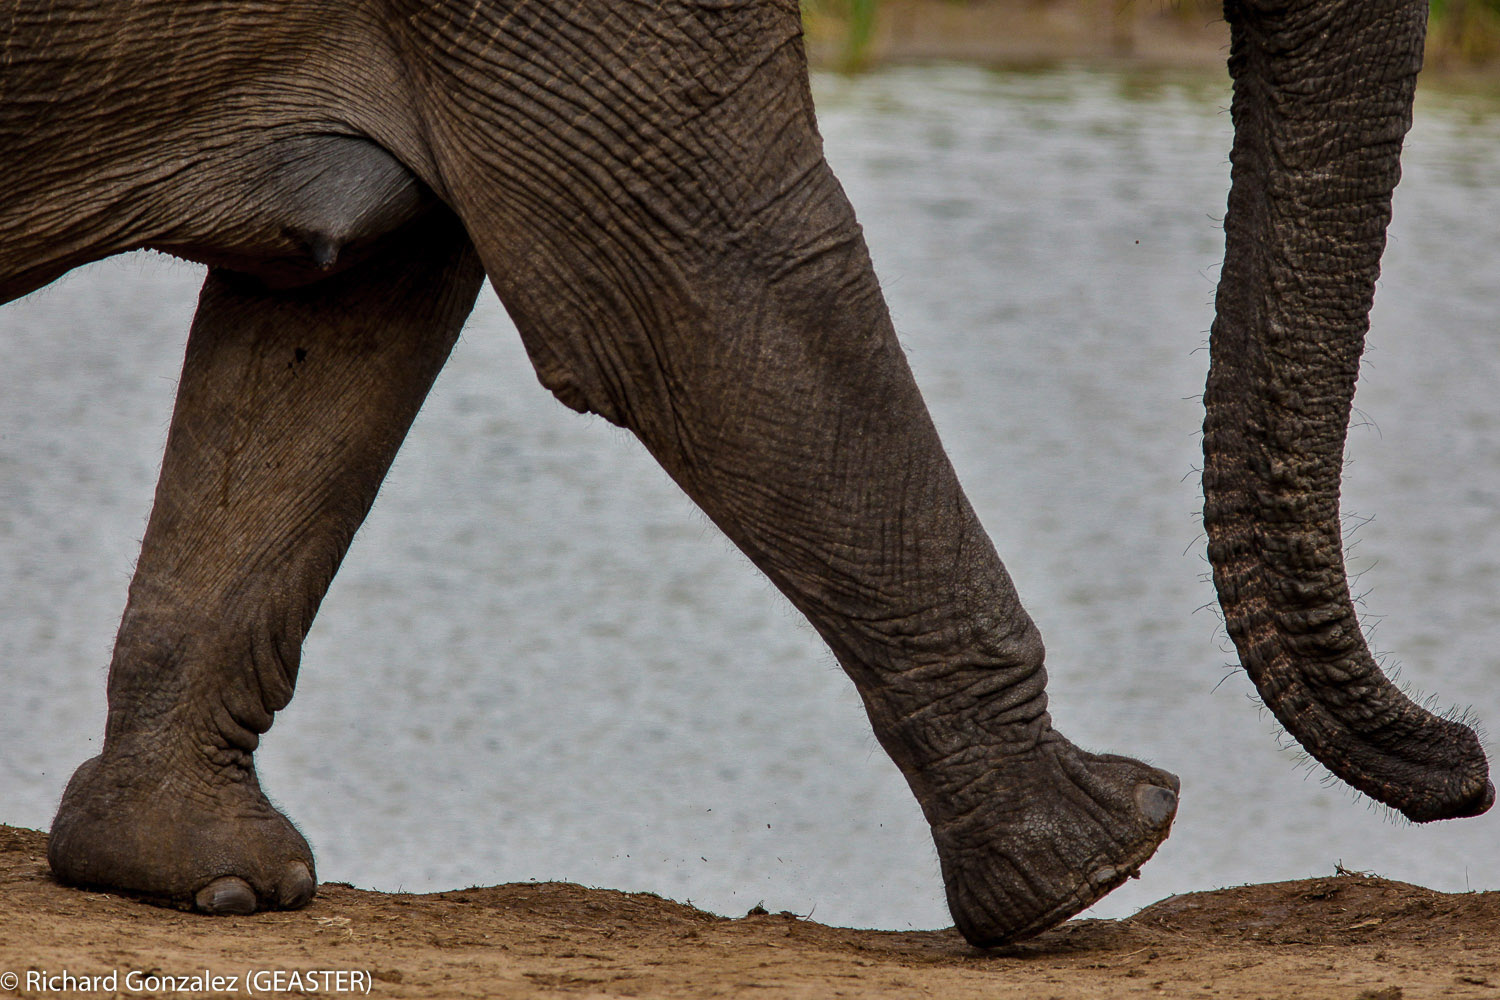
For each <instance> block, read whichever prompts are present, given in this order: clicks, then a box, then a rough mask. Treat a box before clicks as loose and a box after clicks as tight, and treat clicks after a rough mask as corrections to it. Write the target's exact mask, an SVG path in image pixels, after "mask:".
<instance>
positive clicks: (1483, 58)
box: [802, 0, 1500, 72]
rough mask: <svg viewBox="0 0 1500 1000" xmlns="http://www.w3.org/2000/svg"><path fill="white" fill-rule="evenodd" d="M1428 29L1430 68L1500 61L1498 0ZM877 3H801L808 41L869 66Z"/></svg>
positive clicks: (1136, 8) (1067, 0)
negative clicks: (824, 42)
mask: <svg viewBox="0 0 1500 1000" xmlns="http://www.w3.org/2000/svg"><path fill="white" fill-rule="evenodd" d="M946 2H949V3H975V4H980V3H1028V4H1036V3H1038V2H1040V3H1048V2H1050V3H1061V4H1080V3H1099V2H1101V0H946ZM1105 2H1114V3H1116V4H1117V5H1118V7H1119V9H1120V11H1121V12H1122V14H1121V16H1137V15H1139V14H1144V13H1147V12H1161V13H1173V14H1176V15H1177V16H1178V17H1179V18H1182V19H1190V18H1191V19H1196V18H1200V17H1201V18H1209V19H1211V18H1214V17H1218V16H1220V15H1219V10H1220V7H1219V3H1220V0H1105ZM1431 5H1432V6H1431V11H1432V14H1431V18H1430V20H1429V22H1428V26H1427V57H1428V62H1429V64H1433V65H1444V66H1459V65H1475V64H1480V63H1491V62H1496V61H1500V0H1431ZM879 7H880V0H802V17H803V23H804V24H805V25H806V26H807V30H808V34H809V36H810V37H817V38H821V39H830V40H837V41H836V44H837V45H838V51H839V56H838V58H837V64H838V66H839V67H840V68H841V69H843V70H844V71H846V72H856V71H858V70H861V69H864V68H866V67H867V66H868V65H869V62H870V58H871V42H872V41H873V39H874V37H875V24H876V18H877V16H878V13H879Z"/></svg>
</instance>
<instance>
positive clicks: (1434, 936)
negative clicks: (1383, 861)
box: [0, 826, 1500, 1000]
mask: <svg viewBox="0 0 1500 1000" xmlns="http://www.w3.org/2000/svg"><path fill="white" fill-rule="evenodd" d="M45 854H46V835H45V834H42V833H38V832H36V831H34V830H20V829H15V828H12V827H5V826H0V970H20V971H24V970H26V969H28V968H36V969H46V970H60V969H63V968H68V969H70V970H73V971H74V972H107V971H109V970H110V969H114V968H118V969H121V970H122V971H123V970H126V969H131V968H135V969H143V970H144V969H155V970H159V972H161V973H163V974H167V975H173V974H181V975H187V974H190V973H191V972H193V971H195V970H202V969H209V970H211V971H213V972H215V973H223V974H233V975H243V974H244V973H245V972H247V971H251V970H257V969H277V968H280V969H311V968H320V969H322V968H338V969H363V970H368V971H370V972H371V973H372V974H373V976H374V983H373V989H372V991H371V994H372V995H378V996H380V997H383V998H388V1000H394V998H403V997H422V998H426V997H431V996H434V995H442V996H453V997H459V996H489V997H535V996H557V995H562V996H573V997H623V996H632V997H694V998H699V997H717V996H743V995H744V994H745V993H746V992H747V991H750V990H754V991H755V992H756V993H759V994H761V995H764V996H778V997H783V996H784V997H808V998H820V997H838V996H880V997H898V998H901V997H931V996H942V997H945V998H955V1000H965V998H976V1000H977V998H985V1000H991V998H1009V997H1016V998H1023V997H1024V998H1033V997H1042V996H1045V997H1059V998H1062V1000H1084V998H1087V1000H1096V998H1098V997H1101V996H1108V997H1112V998H1113V997H1119V998H1130V997H1148V996H1150V997H1159V996H1199V995H1202V996H1214V997H1227V998H1244V1000H1250V998H1255V1000H1262V998H1268V997H1285V996H1296V997H1299V998H1322V997H1338V998H1340V1000H1356V998H1364V1000H1393V998H1405V1000H1414V998H1418V997H1428V996H1434V997H1435V996H1442V997H1455V998H1459V1000H1465V998H1474V1000H1478V998H1490V997H1493V996H1495V995H1496V991H1497V990H1500V892H1485V893H1466V894H1446V893H1440V892H1434V891H1433V890H1430V889H1423V888H1420V887H1418V886H1413V885H1407V884H1404V883H1400V882H1391V881H1387V880H1385V879H1380V878H1373V877H1367V876H1361V875H1340V876H1333V877H1327V878H1315V879H1307V880H1303V881H1298V882H1282V883H1277V884H1272V885H1249V886H1240V887H1238V888H1234V889H1221V890H1217V891H1213V892H1201V893H1191V894H1188V895H1183V896H1174V897H1172V898H1170V899H1167V900H1163V901H1162V902H1160V903H1157V904H1156V905H1154V906H1151V907H1148V908H1147V909H1145V910H1143V911H1142V912H1140V913H1139V914H1137V915H1136V916H1134V917H1132V918H1130V919H1128V920H1118V921H1116V920H1073V921H1069V922H1068V923H1066V924H1064V925H1063V926H1061V927H1058V928H1055V929H1053V930H1050V931H1047V932H1046V933H1044V934H1041V935H1040V936H1038V937H1036V938H1033V939H1032V940H1030V941H1027V942H1025V943H1023V944H1018V945H1011V946H1009V947H1006V948H1000V949H995V950H993V951H990V952H983V951H980V950H978V949H975V948H972V947H970V946H969V945H967V944H965V943H964V941H963V939H962V938H961V937H960V936H959V935H958V934H957V933H956V932H955V931H953V930H951V929H950V930H943V931H905V932H894V931H875V930H850V929H847V928H841V927H827V926H824V925H822V924H818V923H815V922H813V921H811V920H804V919H800V918H797V917H794V916H791V915H789V914H769V913H768V914H757V915H755V916H748V917H744V918H741V919H737V920H731V919H726V918H723V917H718V916H714V915H712V914H708V913H704V912H702V911H701V910H696V909H694V908H692V907H690V906H685V905H683V904H680V903H674V902H671V901H669V900H664V899H661V898H659V897H657V896H653V895H649V894H644V893H621V892H614V891H611V890H606V889H585V888H582V887H580V886H576V885H566V884H561V883H526V884H518V885H503V886H494V887H490V888H477V889H464V890H460V891H454V892H439V893H430V894H424V895H411V894H402V893H381V892H370V891H366V890H361V889H355V888H352V887H349V886H346V885H341V884H338V883H325V884H324V885H322V886H320V887H319V889H318V894H317V896H316V897H315V898H314V899H313V901H312V903H311V904H309V906H308V907H307V908H306V909H303V910H297V911H291V912H274V913H263V914H257V915H255V916H250V917H225V918H223V919H219V920H213V921H204V920H202V919H199V918H195V917H194V916H193V915H192V914H188V913H181V912H178V911H176V910H170V909H162V908H157V907H143V906H140V905H139V904H137V903H135V902H133V901H131V900H128V899H125V898H122V897H120V896H116V895H107V894H93V893H89V894H85V893H79V892H75V891H71V890H68V889H64V888H63V887H61V886H59V885H58V884H57V883H56V882H55V881H53V879H52V877H51V876H50V875H49V874H48V872H47V867H46V862H45ZM772 905H774V903H772Z"/></svg>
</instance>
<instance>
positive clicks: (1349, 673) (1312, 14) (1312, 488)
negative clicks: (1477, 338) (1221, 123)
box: [1203, 0, 1495, 822]
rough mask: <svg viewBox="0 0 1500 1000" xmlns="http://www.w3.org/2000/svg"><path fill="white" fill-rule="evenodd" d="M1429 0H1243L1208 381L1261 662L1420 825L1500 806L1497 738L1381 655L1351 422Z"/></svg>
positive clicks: (1264, 674)
mask: <svg viewBox="0 0 1500 1000" xmlns="http://www.w3.org/2000/svg"><path fill="white" fill-rule="evenodd" d="M1427 8H1428V5H1427V3H1426V2H1425V0H1228V2H1226V3H1225V5H1224V10H1225V18H1226V20H1227V21H1228V23H1229V27H1230V37H1231V41H1230V53H1229V70H1230V75H1231V77H1232V78H1233V80H1234V96H1233V101H1232V104H1231V116H1232V119H1233V123H1234V132H1235V137H1234V145H1233V149H1232V151H1231V153H1230V164H1231V184H1230V193H1229V203H1228V209H1227V212H1226V215H1225V218H1224V234H1225V251H1224V267H1223V270H1222V271H1221V273H1220V280H1219V286H1218V292H1217V296H1216V299H1215V319H1214V324H1213V328H1212V331H1211V333H1210V341H1209V351H1210V358H1211V361H1210V368H1209V375H1208V384H1207V388H1206V391H1205V393H1204V407H1205V416H1204V424H1203V453H1204V466H1203V495H1204V525H1205V528H1206V531H1207V536H1208V557H1209V562H1210V563H1211V565H1212V567H1213V580H1214V587H1215V589H1216V591H1217V592H1218V596H1219V602H1220V606H1221V608H1222V609H1223V613H1224V622H1225V625H1226V628H1227V631H1228V633H1229V635H1230V637H1231V638H1232V639H1233V641H1234V644H1235V646H1236V649H1237V651H1238V653H1239V658H1240V662H1241V664H1242V665H1243V666H1244V668H1245V670H1246V671H1247V673H1248V674H1249V675H1250V678H1251V679H1252V681H1253V682H1254V684H1255V686H1256V689H1257V691H1258V693H1259V694H1260V696H1261V698H1262V699H1263V700H1264V702H1265V704H1266V705H1267V707H1269V708H1270V709H1271V711H1272V712H1273V714H1274V715H1275V717H1276V718H1277V720H1278V721H1279V722H1280V723H1281V724H1282V725H1283V726H1284V727H1285V728H1286V731H1287V732H1288V733H1290V734H1291V735H1292V736H1294V737H1295V738H1296V740H1297V741H1298V742H1299V743H1300V744H1301V745H1302V747H1303V748H1304V749H1305V750H1306V751H1307V752H1308V753H1309V754H1310V755H1311V756H1312V757H1314V758H1315V759H1316V760H1318V761H1319V762H1320V763H1322V764H1323V765H1324V766H1325V767H1326V768H1327V769H1328V770H1329V771H1330V772H1332V773H1333V774H1334V775H1336V776H1337V777H1339V778H1341V779H1343V780H1344V781H1346V782H1348V783H1349V784H1350V785H1351V786H1353V787H1354V788H1356V789H1358V790H1359V791H1361V792H1363V793H1365V794H1367V795H1369V796H1370V797H1371V798H1373V799H1375V800H1377V801H1379V802H1382V803H1384V804H1386V805H1388V806H1391V807H1392V808H1394V809H1396V810H1399V811H1400V812H1401V813H1402V814H1404V815H1405V816H1406V817H1408V818H1409V819H1411V820H1413V821H1416V822H1426V821H1430V820H1438V819H1448V818H1459V817H1466V816H1474V815H1478V814H1481V813H1483V812H1485V811H1486V810H1487V809H1489V808H1490V806H1492V805H1493V804H1494V801H1495V786H1494V784H1493V783H1492V782H1491V781H1490V780H1489V764H1488V761H1487V760H1486V757H1485V754H1484V750H1483V748H1482V746H1481V745H1480V742H1479V738H1478V737H1477V736H1476V735H1475V733H1474V731H1473V730H1472V729H1471V728H1469V727H1468V726H1467V725H1464V724H1463V723H1462V722H1461V721H1459V720H1455V719H1452V718H1445V717H1441V716H1438V715H1435V714H1433V713H1431V712H1429V711H1427V710H1426V709H1424V708H1423V707H1421V706H1419V705H1417V704H1415V703H1414V702H1413V701H1411V699H1409V698H1407V697H1406V696H1405V695H1404V694H1403V693H1402V692H1401V691H1400V689H1398V688H1397V687H1396V686H1395V685H1394V684H1392V683H1391V682H1390V681H1389V680H1388V679H1387V678H1386V677H1385V676H1384V675H1383V674H1382V672H1381V671H1380V668H1379V667H1378V666H1377V665H1376V663H1375V660H1374V659H1373V657H1372V656H1371V655H1370V652H1369V649H1368V647H1367V645H1366V643H1365V639H1364V636H1363V633H1362V632H1361V630H1360V625H1359V621H1358V619H1357V617H1356V615H1355V611H1354V606H1353V602H1352V601H1351V599H1350V592H1349V585H1348V578H1347V574H1346V572H1345V567H1344V559H1343V552H1344V550H1343V542H1342V537H1341V532H1340V521H1339V485H1340V474H1341V472H1342V460H1343V451H1344V440H1345V436H1346V433H1347V430H1348V426H1349V418H1350V413H1351V408H1352V405H1353V395H1354V385H1355V379H1356V376H1357V375H1358V372H1359V363H1360V356H1361V354H1362V352H1363V349H1364V338H1365V334H1366V332H1367V330H1368V327H1369V313H1370V308H1371V305H1372V303H1373V300H1374V293H1375V281H1376V278H1377V277H1378V275H1379V271H1380V258H1381V255H1382V253H1383V252H1384V249H1385V235H1386V227H1387V225H1388V223H1389V221H1390V218H1391V198H1392V193H1393V191H1394V189H1395V186H1396V182H1397V180H1398V178H1399V176H1400V154H1401V144H1402V141H1403V139H1404V138H1405V135H1406V132H1407V130H1408V129H1409V127H1410V125H1411V117H1412V99H1413V95H1414V92H1415V87H1416V78H1417V73H1418V71H1419V70H1420V68H1421V65H1422V50H1423V42H1424V37H1425V33H1426V24H1427Z"/></svg>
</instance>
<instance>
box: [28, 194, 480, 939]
mask: <svg viewBox="0 0 1500 1000" xmlns="http://www.w3.org/2000/svg"><path fill="white" fill-rule="evenodd" d="M392 244H393V247H395V248H388V249H387V250H385V251H384V252H382V253H379V254H377V255H376V256H375V257H373V258H372V259H370V260H368V261H366V262H365V263H363V264H361V265H359V266H357V267H355V268H353V269H351V270H350V271H347V272H345V273H343V274H340V275H337V276H335V277H332V278H329V279H327V280H325V281H323V282H320V283H317V284H314V285H312V286H308V287H305V288H301V289H295V290H290V291H270V290H267V289H266V288H265V287H264V286H262V285H261V284H260V283H259V282H257V281H256V280H255V279H253V278H249V277H246V276H243V275H235V274H230V273H226V272H222V271H212V272H210V274H209V277H208V280H207V282H206V283H205V285H204V288H203V293H202V296H201V298H200V301H199V305H198V312H197V316H196V318H195V320H194V323H193V330H192V334H191V336H190V338H189V341H188V348H187V356H186V360H185V362H184V366H183V372H182V381H181V383H180V385H179V388H178V394H177V403H176V409H175V412H174V414H173V418H172V426H171V431H170V434H169V437H168V441H167V449H166V456H165V459H164V463H163V467H162V473H161V479H160V482H159V484H158V486H157V493H156V502H155V506H154V508H153V510H152V514H151V520H150V523H149V525H148V527H147V531H146V537H145V539H144V541H143V543H142V548H141V556H140V560H139V562H138V564H137V566H136V572H135V576H134V579H133V580H132V582H131V585H130V596H129V602H128V605H127V608H126V611H125V615H124V618H123V621H122V624H121V627H120V631H119V636H118V638H117V641H116V646H115V651H114V658H113V661H112V664H111V667H110V674H109V717H108V722H107V724H106V730H105V741H104V746H103V751H102V752H101V753H100V755H99V756H98V757H95V758H94V759H92V760H90V761H88V762H86V763H85V764H83V766H81V767H80V768H79V769H78V771H77V773H76V774H75V775H74V776H73V779H72V781H71V782H70V783H69V785H68V788H67V791H66V792H65V794H64V796H63V799H62V804H61V806H60V807H59V809H58V812H57V817H56V819H55V820H54V823H53V828H52V838H51V844H50V847H49V851H48V857H49V860H50V862H51V864H52V868H53V871H54V872H55V873H56V874H57V876H58V877H59V878H60V879H62V880H63V881H65V882H69V883H73V884H80V885H94V886H101V887H106V888H112V889H118V890H124V891H128V892H133V893H139V894H142V895H145V896H148V897H153V898H157V899H161V900H167V901H171V902H174V903H178V904H190V903H191V904H195V905H196V906H197V908H199V909H200V910H204V911H206V912H210V913H248V912H252V911H254V910H256V909H258V908H262V909H263V908H277V907H282V908H290V907H297V906H301V905H303V904H304V903H306V902H307V901H308V899H310V898H311V896H312V894H313V892H314V887H315V884H316V883H315V879H314V874H313V871H314V869H313V858H312V853H311V851H310V849H309V848H308V845H307V842H306V841H305V840H304V839H303V838H302V836H301V835H300V834H299V833H298V832H297V830H296V829H295V828H294V827H293V826H292V824H291V823H290V822H289V821H288V820H287V819H286V818H285V817H284V816H282V815H281V814H280V813H279V812H277V811H276V809H274V808H273V807H272V806H271V805H270V804H269V803H268V802H267V801H266V798H265V796H264V795H263V794H262V793H261V790H260V786H259V783H258V781H257V779H256V773H255V767H254V762H253V756H252V754H253V752H254V750H255V748H256V746H257V744H258V742H259V738H260V734H261V733H263V732H265V731H266V730H267V729H268V728H269V727H270V725H271V720H272V716H273V714H274V713H275V712H276V711H277V710H279V709H281V708H282V707H284V706H285V705H286V704H287V702H288V701H289V700H290V699H291V696H292V688H293V684H294V682H295V679H296V674H297V666H298V661H299V657H300V652H301V646H302V639H303V636H304V634H305V633H306V631H307V628H308V627H309V626H310V624H311V623H312V619H313V615H314V613H315V612H316V610H317V607H318V604H319V602H320V601H321V600H322V597H323V595H324V593H325V592H326V590H327V587H328V585H329V583H330V581H331V580H332V578H333V574H334V572H335V570H336V569H337V567H338V565H339V562H340V560H341V559H342V557H343V554H344V552H345V549H346V548H347V546H348V544H349V541H350V539H351V538H352V536H353V534H354V532H355V530H356V529H357V528H358V526H359V524H360V522H361V521H362V520H363V519H364V516H365V514H366V512H367V511H368V510H369V508H370V505H371V503H372V502H373V501H374V498H375V493H376V490H377V489H378V487H379V485H380V482H381V479H382V478H383V477H384V475H385V472H386V469H387V468H388V467H389V464H390V462H391V460H392V458H393V457H394V456H395V453H396V449H397V447H398V446H399V444H400V442H401V440H402V438H403V437H404V436H405V433H406V430H407V428H408V426H409V425H410V422H411V420H412V418H413V417H414V416H415V414H416V412H417V409H418V407H419V406H420V405H421V402H422V400H423V398H424V397H425V395H426V393H427V390H428V388H429V387H430V386H431V383H432V380H433V379H434V378H435V377H436V375H437V372H438V370H439V369H440V368H441V366H442V364H443V362H444V360H445V359H446V358H447V355H448V353H449V351H450V349H451V348H452V345H453V342H454V340H455V339H456V337H457V335H458V330H459V328H460V326H461V325H462V322H463V320H464V318H465V316H467V314H468V312H469V309H470V307H471V306H472V304H473V301H474V297H475V295H476V293H477V291H478V288H479V285H480V282H481V280H482V272H481V270H480V268H479V266H478V263H477V258H476V257H475V255H474V253H473V251H472V249H471V248H470V246H469V243H468V240H467V238H466V237H465V236H464V234H463V232H462V230H461V229H459V228H458V227H457V225H456V223H455V222H454V221H453V220H452V218H451V217H450V216H447V215H446V213H443V214H442V215H441V216H440V217H437V218H429V219H427V220H425V221H423V222H421V223H418V224H415V225H414V226H412V227H409V228H408V229H407V230H406V231H404V232H402V233H401V234H398V236H397V237H396V238H395V239H394V240H393V241H392ZM397 248H398V249H397Z"/></svg>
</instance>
